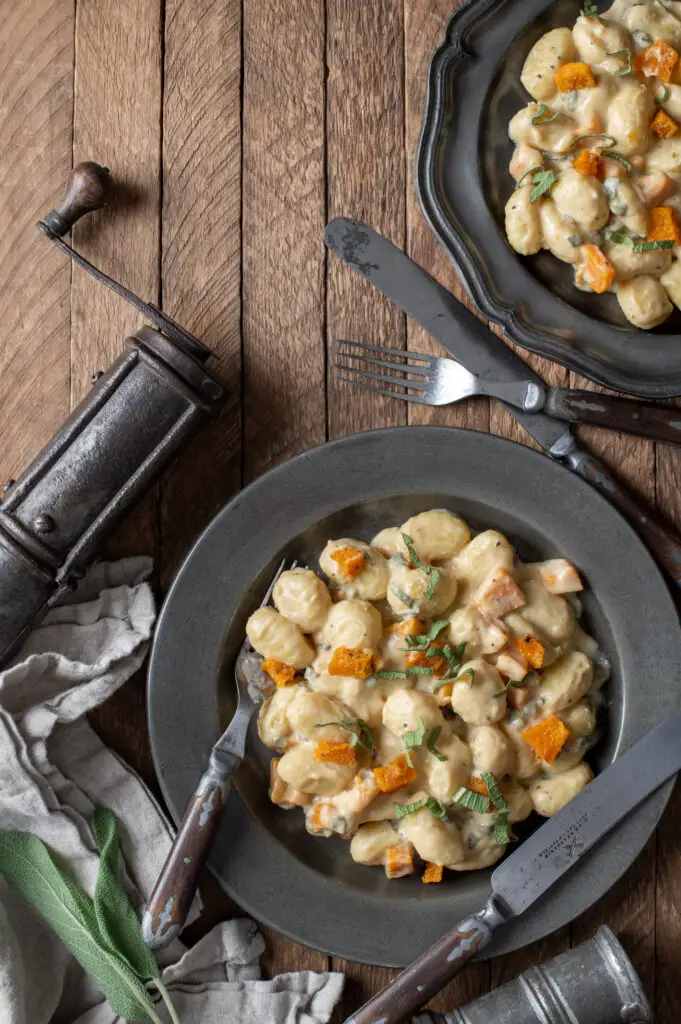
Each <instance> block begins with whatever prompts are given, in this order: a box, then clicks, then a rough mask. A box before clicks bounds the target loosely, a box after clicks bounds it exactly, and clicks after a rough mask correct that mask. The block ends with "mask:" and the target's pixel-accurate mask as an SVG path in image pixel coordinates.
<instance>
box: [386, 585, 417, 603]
mask: <svg viewBox="0 0 681 1024" xmlns="http://www.w3.org/2000/svg"><path fill="white" fill-rule="evenodd" d="M390 589H391V590H392V592H393V594H394V595H395V597H398V598H399V599H400V601H401V602H402V604H406V606H407V608H416V601H414V600H413V598H411V597H410V596H409V594H407V593H405V592H404V590H402V588H401V587H398V586H397V584H396V583H393V584H391V587H390Z"/></svg>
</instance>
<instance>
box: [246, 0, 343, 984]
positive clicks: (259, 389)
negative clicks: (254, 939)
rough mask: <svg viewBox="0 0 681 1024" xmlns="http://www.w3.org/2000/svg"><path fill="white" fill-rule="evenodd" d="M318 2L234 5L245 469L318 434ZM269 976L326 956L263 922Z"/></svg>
mask: <svg viewBox="0 0 681 1024" xmlns="http://www.w3.org/2000/svg"><path fill="white" fill-rule="evenodd" d="M324 38H325V28H324V3H323V0H299V2H298V3H295V4H281V3H279V2H277V0H262V2H259V3H247V4H246V5H245V7H244V83H243V131H244V134H243V360H244V378H243V381H244V398H243V401H244V405H243V417H244V419H243V426H244V464H243V468H244V477H245V479H246V480H247V481H248V480H252V479H253V478H254V477H256V476H258V475H259V474H261V473H263V472H265V471H266V470H268V469H270V468H271V467H272V466H274V465H276V464H277V463H278V462H281V461H283V460H284V459H287V458H290V457H291V456H293V455H296V454H297V453H298V452H301V451H305V450H306V449H308V448H311V447H313V446H314V445H316V444H320V443H322V442H323V441H324V439H325V386H324V372H325V370H324V366H325V357H324V247H323V233H324V224H325V187H324V118H325V112H324V75H325V68H324ZM265 934H266V937H267V942H268V954H267V959H266V965H267V969H268V972H269V973H271V974H275V973H278V972H280V971H290V970H300V969H309V970H326V969H327V966H328V957H326V956H325V955H324V954H322V953H316V952H314V951H312V950H308V949H305V948H304V947H302V946H298V945H296V944H295V943H291V942H289V941H288V940H286V939H283V938H282V937H281V936H279V935H277V934H276V933H275V932H272V931H270V930H265Z"/></svg>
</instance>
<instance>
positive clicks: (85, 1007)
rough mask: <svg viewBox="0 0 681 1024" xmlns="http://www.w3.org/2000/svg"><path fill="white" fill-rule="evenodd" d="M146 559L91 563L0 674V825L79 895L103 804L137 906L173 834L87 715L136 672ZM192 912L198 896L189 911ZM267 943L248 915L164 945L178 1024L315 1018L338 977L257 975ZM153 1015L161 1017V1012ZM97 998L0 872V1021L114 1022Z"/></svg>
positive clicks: (296, 1023)
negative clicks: (45, 848) (50, 861)
mask: <svg viewBox="0 0 681 1024" xmlns="http://www.w3.org/2000/svg"><path fill="white" fill-rule="evenodd" d="M151 568H152V562H151V559H149V558H126V559H123V560H122V561H120V562H114V563H107V562H102V563H99V564H98V565H96V566H94V567H93V568H92V569H91V571H90V572H89V573H88V574H87V575H86V577H85V578H84V579H83V580H82V581H81V582H80V584H79V586H78V588H77V590H76V591H75V593H74V594H73V595H70V596H69V598H68V602H69V603H68V604H66V603H64V604H62V605H61V606H59V607H56V608H54V609H52V611H51V612H50V613H49V615H48V616H47V618H46V619H45V620H44V621H43V623H42V624H41V625H40V626H39V627H38V628H37V629H36V630H35V631H34V632H33V633H32V635H31V636H30V637H29V638H28V640H27V641H26V643H25V644H24V646H23V648H22V649H21V651H20V652H19V654H18V655H17V656H16V657H15V659H14V661H13V662H12V663H11V664H10V666H9V667H7V668H6V669H5V670H4V671H3V672H0V828H2V829H20V830H22V831H27V832H33V833H34V834H35V835H37V836H39V837H40V838H41V839H43V840H44V841H45V842H46V843H48V844H49V845H50V847H51V848H52V849H53V850H55V851H56V852H57V853H58V854H60V855H61V856H62V857H63V858H64V860H65V861H66V863H67V864H68V865H69V867H70V869H71V870H72V872H73V873H74V875H75V877H76V879H77V881H78V882H79V883H80V884H81V885H82V886H83V887H84V888H85V889H86V890H87V891H88V892H89V893H90V894H92V892H93V890H94V884H95V880H96V877H97V865H98V857H97V848H96V845H95V842H94V839H93V836H92V832H91V829H90V825H89V821H90V818H91V815H92V811H93V808H94V807H95V806H96V805H99V806H103V807H109V808H110V809H111V810H112V811H114V813H115V815H116V817H117V819H118V823H119V834H120V842H121V850H122V855H123V861H124V881H125V884H126V885H127V888H128V891H129V893H130V895H131V898H132V900H133V903H134V904H135V905H136V906H137V907H138V909H139V910H140V912H141V910H142V909H143V906H144V903H145V902H146V899H147V898H148V896H149V894H150V893H151V890H152V888H153V885H154V882H155V880H156V877H157V875H158V872H159V871H160V869H161V867H162V865H163V862H164V860H165V857H166V854H167V853H168V850H169V848H170V844H171V841H172V834H173V833H172V830H171V827H170V825H169V823H168V821H167V819H166V817H165V816H164V814H163V812H162V811H161V808H160V807H159V805H158V803H157V802H156V800H155V799H154V797H153V796H152V794H151V793H150V792H149V790H148V789H147V787H146V786H145V785H144V783H143V782H142V780H141V779H140V778H139V777H138V776H137V775H136V774H135V773H134V772H133V771H132V770H131V769H130V768H129V767H128V766H127V765H126V764H124V763H123V761H122V760H121V759H120V758H119V757H118V756H117V755H116V754H115V753H114V752H113V751H111V750H109V749H108V748H107V747H106V746H105V745H104V744H103V743H102V742H101V740H100V739H99V738H98V736H97V735H96V733H95V732H94V730H93V729H92V728H91V727H90V726H89V724H88V722H87V720H86V718H85V717H84V716H85V715H86V713H87V712H88V711H90V710H91V709H92V708H94V707H96V706H97V705H98V704H101V703H102V702H103V701H105V700H106V699H107V697H109V696H110V695H111V694H112V693H113V692H114V691H115V690H117V689H118V687H119V686H121V685H122V684H123V683H124V682H125V681H126V680H127V679H129V678H130V676H131V675H132V674H133V673H134V672H135V671H136V669H138V668H139V667H140V665H141V664H142V662H143V661H144V658H145V656H146V654H147V651H148V648H149V640H150V637H151V633H152V630H153V626H154V621H155V617H156V613H155V606H154V598H153V594H152V591H151V588H150V586H149V584H148V582H147V579H148V576H149V574H150V572H151ZM199 910H200V907H199V906H198V903H195V906H194V908H193V912H192V915H191V916H190V920H191V919H192V917H196V916H197V913H198V912H199ZM264 948H265V944H264V941H263V939H262V936H261V935H260V934H259V933H258V931H257V928H256V926H255V925H254V924H253V922H252V921H248V920H243V919H242V920H234V921H228V922H224V923H222V924H219V925H217V926H216V927H215V928H213V929H212V931H210V932H209V933H208V934H207V935H206V936H205V937H204V938H203V939H201V940H200V941H199V942H198V943H197V944H196V945H195V946H194V947H193V948H191V949H189V950H187V949H186V948H185V946H184V945H183V944H182V943H181V942H180V941H179V940H176V941H175V942H174V943H173V944H171V945H170V946H169V947H168V948H167V949H165V950H162V951H161V955H160V956H159V962H160V963H161V965H162V966H163V967H164V971H163V981H164V984H165V986H166V988H167V989H168V990H169V991H170V993H171V994H172V997H173V1002H174V1003H175V1006H176V1008H177V1010H178V1012H179V1015H180V1018H181V1021H182V1024H198V1022H199V1021H200V1022H201V1024H218V1022H220V1024H243V1022H248V1024H325V1022H327V1021H328V1020H329V1018H330V1016H331V1013H332V1011H333V1008H334V1006H335V1004H336V1002H337V1001H338V999H339V998H340V995H341V992H342V988H343V976H342V975H341V974H335V973H330V974H315V973H314V972H311V971H301V972H297V973H291V974H283V975H280V976H279V977H277V978H274V979H272V980H270V981H265V980H261V979H260V968H259V957H260V954H261V953H262V952H263V950H264ZM157 1012H158V1013H159V1014H160V1015H161V1016H162V1017H163V1019H166V1018H165V1016H164V1014H165V1010H164V1009H163V1008H162V1007H161V1006H159V1007H158V1008H157ZM119 1019H120V1018H119V1017H118V1016H117V1015H116V1014H114V1013H113V1012H112V1011H111V1010H110V1008H109V1006H108V1004H107V1003H106V1001H105V1000H104V998H103V996H102V993H101V992H100V991H99V990H98V989H97V988H96V986H95V985H94V984H93V983H92V982H91V981H90V979H89V978H88V976H87V975H86V973H85V972H84V971H83V969H82V968H81V967H80V965H79V964H78V962H77V961H76V960H75V959H74V958H73V957H72V956H71V954H70V953H69V951H68V950H67V949H66V947H65V946H64V945H63V944H62V943H61V940H60V939H59V938H58V937H57V935H56V934H55V933H54V932H53V931H52V930H51V928H50V927H49V925H48V924H47V923H46V922H44V921H43V919H42V918H41V917H40V915H39V914H38V913H37V912H36V911H34V910H33V909H32V908H31V907H29V906H27V905H26V904H25V903H24V902H23V901H22V900H21V898H20V897H19V896H17V895H15V893H14V892H13V891H12V890H11V889H10V888H9V886H8V885H7V884H6V883H5V881H4V879H2V878H1V877H0V1024H116V1022H117V1021H118V1020H119Z"/></svg>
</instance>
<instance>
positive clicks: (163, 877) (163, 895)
mask: <svg viewBox="0 0 681 1024" xmlns="http://www.w3.org/2000/svg"><path fill="white" fill-rule="evenodd" d="M228 788H229V781H227V782H226V783H225V782H224V781H222V780H221V779H219V778H217V777H216V775H215V773H214V772H213V771H211V769H209V770H208V771H207V772H206V773H205V774H204V775H203V776H202V778H201V781H200V782H199V785H198V786H197V788H196V792H195V793H194V795H193V797H192V798H191V800H190V801H189V805H188V807H187V810H186V811H185V814H184V818H183V819H182V822H181V824H180V827H179V829H178V832H177V835H176V836H175V841H174V842H173V845H172V846H171V848H170V852H169V854H168V856H167V858H166V862H165V864H164V865H163V868H162V870H161V874H160V875H159V878H158V881H157V883H156V885H155V886H154V891H153V892H152V894H151V896H150V898H149V902H148V903H147V907H146V910H145V912H144V917H143V918H142V935H143V936H144V941H145V942H146V944H147V946H149V947H150V948H151V949H160V948H161V947H162V946H167V945H168V943H170V942H172V940H173V939H175V938H177V936H178V935H179V933H180V932H181V931H182V929H183V927H184V923H185V921H186V919H187V914H188V913H189V908H190V906H191V903H192V900H193V898H194V893H195V892H196V886H197V883H198V879H199V872H200V871H201V868H202V867H203V865H204V864H205V862H206V857H207V856H208V852H209V850H210V848H211V846H212V844H213V840H214V839H215V835H216V833H217V830H218V825H219V823H220V817H221V812H222V808H223V807H224V804H225V798H226V796H227V790H228Z"/></svg>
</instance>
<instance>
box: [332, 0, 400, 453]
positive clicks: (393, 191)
mask: <svg viewBox="0 0 681 1024" xmlns="http://www.w3.org/2000/svg"><path fill="white" fill-rule="evenodd" d="M326 59H327V65H328V80H327V153H328V219H329V220H332V219H333V218H334V217H353V218H355V219H356V220H360V221H365V222H367V223H369V224H371V226H372V227H374V228H376V230H377V231H380V232H381V233H382V234H384V235H386V237H387V238H389V239H390V241H391V242H394V243H395V244H396V245H398V246H399V247H400V248H404V245H405V241H406V230H405V192H406V167H405V158H404V127H405V115H404V12H403V8H402V0H374V2H373V3H370V4H360V3H357V2H355V0H327V58H326ZM327 282H328V285H327V287H328V297H327V333H328V342H329V346H330V347H329V363H330V364H331V363H332V362H333V347H334V342H335V340H336V339H339V338H349V339H350V340H355V341H362V342H367V343H368V344H377V345H389V346H391V347H393V348H404V347H405V344H406V328H405V318H404V315H403V314H402V313H400V311H399V310H398V309H396V308H395V307H394V306H392V305H391V304H390V303H389V302H388V300H387V299H384V298H383V297H382V296H381V295H379V293H378V292H377V291H376V289H375V288H372V286H371V285H370V284H369V283H368V282H367V281H365V280H364V279H363V278H362V277H360V276H359V275H358V274H355V273H354V272H353V271H351V270H349V269H348V268H347V267H346V266H345V265H344V264H341V263H340V261H339V260H337V259H336V258H335V257H333V256H329V260H328V275H327ZM328 403H329V404H328V425H329V436H330V437H331V438H336V437H342V436H344V435H346V434H353V433H355V432H356V431H361V430H369V429H371V428H373V427H387V426H394V425H398V424H403V423H406V422H407V415H406V405H405V403H401V402H397V401H394V400H393V399H390V398H382V397H381V396H379V395H375V394H371V393H370V392H367V391H363V390H362V389H360V388H358V387H355V386H353V385H352V384H345V383H343V382H341V381H339V380H337V379H336V377H335V375H334V373H333V371H332V370H330V373H329V381H328Z"/></svg>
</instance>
